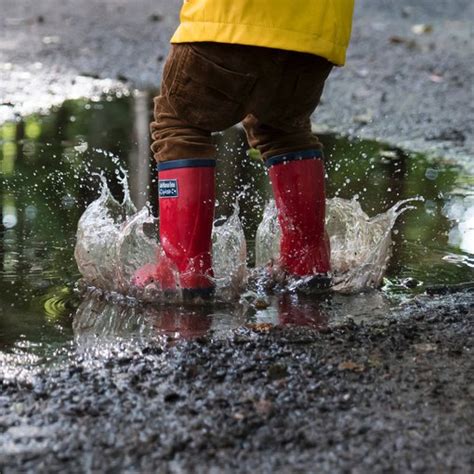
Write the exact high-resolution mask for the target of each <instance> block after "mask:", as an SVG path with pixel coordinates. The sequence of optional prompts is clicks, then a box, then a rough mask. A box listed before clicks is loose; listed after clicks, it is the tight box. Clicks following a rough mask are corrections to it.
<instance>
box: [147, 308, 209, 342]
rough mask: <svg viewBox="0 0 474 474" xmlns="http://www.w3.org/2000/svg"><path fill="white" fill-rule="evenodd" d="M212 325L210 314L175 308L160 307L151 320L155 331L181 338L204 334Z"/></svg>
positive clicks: (193, 337)
mask: <svg viewBox="0 0 474 474" xmlns="http://www.w3.org/2000/svg"><path fill="white" fill-rule="evenodd" d="M211 326H212V315H210V314H207V313H204V312H203V313H195V312H190V311H188V312H183V311H181V310H178V309H177V308H172V307H168V308H162V309H160V310H159V311H158V310H157V311H156V317H155V319H154V321H153V327H154V329H155V331H157V332H158V333H161V334H165V335H168V336H174V337H175V338H176V336H178V337H179V338H183V339H195V338H198V337H202V336H205V335H206V334H207V333H208V331H209V330H210V329H211Z"/></svg>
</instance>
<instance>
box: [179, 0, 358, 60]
mask: <svg viewBox="0 0 474 474" xmlns="http://www.w3.org/2000/svg"><path fill="white" fill-rule="evenodd" d="M353 9H354V0H185V1H184V5H183V7H182V9H181V24H180V25H179V27H178V29H177V30H176V32H175V34H174V36H173V37H172V38H171V42H172V43H184V42H195V41H216V42H218V43H237V44H246V45H253V46H263V47H268V48H279V49H285V50H290V51H300V52H304V53H312V54H316V55H318V56H322V57H324V58H326V59H328V60H329V61H331V62H332V63H334V64H336V65H340V66H342V65H343V64H344V62H345V57H346V49H347V46H348V44H349V39H350V35H351V26H352V12H353Z"/></svg>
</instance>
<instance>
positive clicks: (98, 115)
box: [0, 94, 474, 348]
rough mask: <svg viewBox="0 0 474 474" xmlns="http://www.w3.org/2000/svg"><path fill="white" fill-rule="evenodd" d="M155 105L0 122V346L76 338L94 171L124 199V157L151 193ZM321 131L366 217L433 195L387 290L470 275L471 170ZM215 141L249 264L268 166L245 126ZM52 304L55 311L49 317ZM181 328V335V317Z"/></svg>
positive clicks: (331, 161) (75, 105) (139, 194)
mask: <svg viewBox="0 0 474 474" xmlns="http://www.w3.org/2000/svg"><path fill="white" fill-rule="evenodd" d="M147 104H148V105H147ZM149 106H151V104H149V98H148V96H147V95H146V94H142V95H138V96H137V97H136V98H133V97H122V98H118V99H113V100H112V99H111V100H102V101H92V102H91V101H86V100H78V101H67V102H65V103H64V104H63V105H62V106H61V107H59V108H57V109H55V110H53V111H52V112H51V113H50V114H48V115H46V116H39V115H32V116H30V117H26V118H23V119H21V120H18V121H16V122H8V123H4V124H2V125H0V223H1V225H0V346H1V347H3V348H9V347H10V348H11V347H14V346H15V343H17V342H18V341H22V340H28V341H39V343H45V342H47V341H50V342H57V343H58V344H59V343H61V341H65V340H67V339H68V338H70V337H71V324H72V323H71V320H72V316H71V315H72V314H73V313H74V311H75V309H76V307H77V305H78V303H77V302H76V301H75V299H74V298H73V297H72V296H71V295H72V288H73V286H74V283H75V282H76V280H77V278H78V276H79V275H78V272H77V268H76V265H75V262H74V258H73V249H74V243H75V233H76V227H77V222H78V220H79V217H80V216H81V214H82V212H83V211H84V209H85V207H86V205H87V204H89V203H90V202H91V201H92V200H94V199H95V198H96V197H97V193H98V189H99V180H98V179H97V177H95V176H93V172H96V171H103V172H104V174H105V175H106V177H107V179H108V181H109V183H111V187H112V192H113V193H114V195H115V196H116V197H117V198H118V199H119V200H121V199H122V197H123V196H122V188H121V186H120V185H119V183H118V182H117V177H116V171H117V166H118V165H122V166H124V167H125V168H128V169H129V170H130V177H131V180H130V182H131V194H132V197H133V199H134V201H135V203H136V204H137V205H138V206H141V204H142V203H143V202H144V201H145V200H146V199H147V198H150V199H151V201H152V202H153V201H154V197H153V196H154V190H153V186H154V183H153V181H152V180H153V172H151V173H150V170H151V169H152V168H153V166H152V163H151V161H150V160H149V153H148V143H147V140H148V132H147V129H148V115H149V113H150V107H149ZM321 139H322V141H323V142H324V145H325V149H326V155H327V173H328V195H329V196H340V197H343V198H351V197H353V196H354V195H356V196H358V198H359V201H360V203H361V206H362V208H363V209H364V210H365V211H366V212H367V213H368V214H369V215H371V216H372V215H375V214H377V213H380V212H383V211H385V210H386V209H388V208H389V207H390V206H391V205H393V204H395V202H397V201H399V200H401V199H406V198H411V197H414V196H423V197H424V198H425V200H426V201H425V202H426V205H423V206H419V207H418V208H417V210H416V211H413V212H410V213H407V214H405V215H404V216H403V217H402V219H401V220H400V221H398V222H397V225H396V228H395V236H394V237H395V246H394V248H393V257H392V259H391V262H390V266H389V268H388V273H387V278H388V280H390V281H392V282H393V283H394V285H392V286H390V285H386V287H390V288H393V287H394V286H397V282H400V281H404V280H405V279H406V278H414V279H416V280H417V281H419V282H421V283H422V284H421V285H418V286H416V287H414V288H406V287H405V288H404V291H405V292H406V293H407V294H411V293H412V292H413V291H423V290H424V288H425V287H426V286H427V285H432V284H439V283H443V284H451V283H461V282H467V281H472V280H473V279H474V276H473V268H472V259H473V253H474V247H473V245H474V244H473V242H474V231H473V220H474V218H473V215H474V200H473V195H472V177H466V176H463V175H462V173H461V170H460V169H459V168H457V167H456V166H454V165H453V164H450V163H446V162H444V161H443V160H428V159H427V158H426V157H424V156H422V155H419V154H411V153H406V152H403V151H401V150H393V149H390V148H388V147H386V146H384V145H383V144H379V143H376V142H371V141H357V140H355V141H349V140H346V139H342V138H339V137H335V136H329V135H328V136H322V137H321ZM215 140H216V143H217V144H218V147H219V150H220V158H219V165H218V173H219V179H218V206H217V208H216V215H217V216H223V215H225V216H230V215H231V213H232V211H233V209H234V208H233V205H234V203H235V201H236V200H237V201H238V202H239V204H240V216H241V218H242V221H243V224H244V232H245V235H246V238H247V248H248V251H249V254H250V257H249V260H250V261H249V263H250V265H252V263H253V259H254V257H253V255H252V251H253V248H254V238H255V232H256V229H257V226H258V224H259V222H260V220H261V217H262V212H263V209H264V204H265V202H266V200H267V199H268V197H269V196H270V192H269V186H268V179H267V176H266V171H265V169H264V167H263V166H262V164H261V162H259V161H258V160H256V159H254V158H252V156H247V152H246V145H245V143H244V137H243V133H242V131H241V130H240V129H239V128H234V129H231V130H229V131H228V132H226V133H225V134H217V135H216V136H215ZM446 257H448V258H446ZM398 287H399V286H398ZM51 292H53V293H56V294H58V295H59V296H58V297H57V298H59V299H60V300H61V301H70V303H68V304H65V305H60V304H58V303H57V301H56V303H55V304H53V305H49V306H47V307H45V299H44V298H45V296H47V301H49V298H50V293H51ZM370 298H372V296H368V295H361V296H360V299H361V304H360V307H361V308H363V306H364V304H366V312H367V311H369V309H367V307H370V304H371V303H370ZM374 298H375V297H374ZM377 298H378V297H377ZM377 298H375V299H377ZM381 298H382V299H383V300H384V301H385V302H384V303H383V304H382V303H380V301H379V303H380V305H382V306H383V305H385V304H387V303H386V298H384V297H381ZM343 301H345V303H344V302H343ZM351 301H353V300H351ZM364 302H365V303H364ZM379 303H374V305H375V306H377V305H378V304H379ZM298 304H302V303H301V301H300V302H299V303H298ZM331 304H332V308H333V310H334V311H336V310H335V308H339V309H340V312H341V313H344V312H345V313H346V314H347V313H351V310H350V309H349V308H350V306H348V304H353V303H352V302H351V303H348V300H341V302H335V301H334V300H333V302H332V303H331ZM338 305H339V306H338ZM272 308H273V309H272ZM275 308H276V306H275V305H272V306H270V307H269V308H268V309H267V310H259V311H258V312H257V314H259V315H260V316H258V317H259V318H260V319H261V320H263V319H265V317H268V318H271V317H276V316H275V314H276V313H275V311H277V310H276V309H275ZM265 311H266V312H265ZM272 311H274V313H272ZM292 311H293V309H292ZM302 311H303V312H304V313H306V314H307V313H308V311H309V310H308V308H306V309H303V310H302ZM334 311H333V312H330V313H328V314H329V316H328V317H329V318H333V317H334V314H335V312H334ZM55 312H57V314H59V315H60V316H59V317H57V318H55V317H53V316H52V315H54V314H56V313H55ZM211 314H212V315H213V316H212V320H213V322H212V323H211V327H213V326H212V325H213V324H215V320H216V318H217V320H218V321H220V322H219V324H221V323H223V322H224V320H228V319H229V317H228V313H226V312H224V313H219V314H221V316H216V313H211ZM272 314H273V316H272ZM301 317H303V316H301ZM158 319H160V318H158ZM165 319H166V318H165ZM170 319H172V318H171V316H170V317H168V319H167V320H168V321H170ZM237 319H238V318H237ZM289 319H291V318H289ZM293 319H294V320H296V321H298V320H300V317H299V316H295V317H294V318H293ZM303 319H304V317H303ZM316 319H318V318H316ZM323 319H324V318H323ZM230 321H233V319H232V318H230ZM173 324H174V323H173ZM203 324H204V323H203ZM206 324H207V323H206ZM229 324H231V323H229ZM170 325H171V326H172V324H171V323H170ZM177 327H178V332H179V327H180V324H177ZM196 330H199V328H198V329H196Z"/></svg>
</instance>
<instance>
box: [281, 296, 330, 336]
mask: <svg viewBox="0 0 474 474" xmlns="http://www.w3.org/2000/svg"><path fill="white" fill-rule="evenodd" d="M278 323H279V324H281V325H282V326H307V327H311V328H314V329H318V330H320V331H324V330H325V329H327V327H328V316H327V314H326V313H325V312H324V311H323V310H322V309H321V308H319V306H318V304H317V302H315V301H312V302H311V304H304V303H302V302H300V301H298V302H296V303H295V302H294V301H292V300H291V298H290V297H288V295H284V296H283V297H282V298H281V299H280V300H279V301H278Z"/></svg>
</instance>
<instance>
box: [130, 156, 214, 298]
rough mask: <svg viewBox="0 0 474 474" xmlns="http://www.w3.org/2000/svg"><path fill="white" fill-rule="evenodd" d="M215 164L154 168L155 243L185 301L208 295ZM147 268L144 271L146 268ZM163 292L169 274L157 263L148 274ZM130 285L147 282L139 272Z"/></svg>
mask: <svg viewBox="0 0 474 474" xmlns="http://www.w3.org/2000/svg"><path fill="white" fill-rule="evenodd" d="M214 182H215V161H214V160H201V159H193V160H173V161H167V162H163V163H160V164H159V167H158V186H159V208H160V216H159V217H160V242H161V245H162V247H163V251H164V254H165V256H166V258H165V262H166V259H169V260H170V261H171V262H169V263H171V266H172V265H175V266H176V268H177V270H178V273H179V284H180V287H181V288H182V290H183V292H184V294H185V295H186V296H191V297H194V296H201V297H206V296H209V295H211V294H212V292H213V290H214V283H213V281H212V277H213V273H212V261H211V232H212V221H213V217H214V203H215V183H214ZM147 267H148V266H147ZM152 273H153V275H152V277H151V280H155V281H156V282H157V283H158V286H159V287H160V288H162V289H163V290H167V289H171V290H173V289H174V288H173V286H172V285H171V287H169V286H168V284H167V282H168V281H170V280H172V279H170V278H169V276H170V275H169V274H170V271H169V268H168V270H167V267H166V265H165V264H163V260H159V262H158V265H157V266H156V267H155V270H154V271H153V272H152ZM135 281H136V282H137V284H140V283H141V282H143V281H147V282H150V275H149V273H148V271H146V269H145V267H143V271H142V269H140V270H139V271H138V272H137V274H136V278H135Z"/></svg>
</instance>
